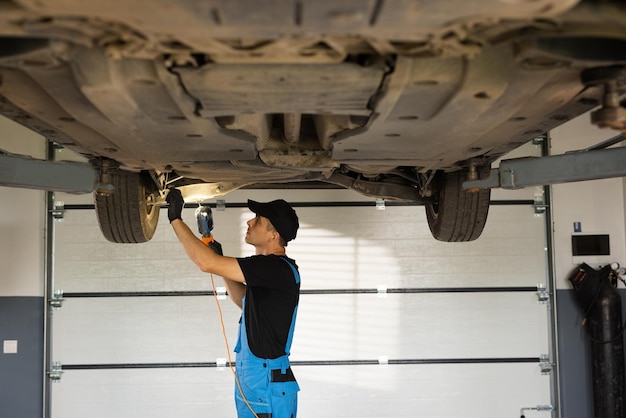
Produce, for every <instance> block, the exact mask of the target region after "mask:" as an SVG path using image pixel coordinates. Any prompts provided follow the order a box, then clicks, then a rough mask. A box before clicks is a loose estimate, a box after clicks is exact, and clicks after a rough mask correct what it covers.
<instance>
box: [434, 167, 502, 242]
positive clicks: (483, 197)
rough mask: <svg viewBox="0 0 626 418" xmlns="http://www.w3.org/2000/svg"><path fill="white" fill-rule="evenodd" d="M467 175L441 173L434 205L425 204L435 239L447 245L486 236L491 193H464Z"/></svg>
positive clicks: (437, 179)
mask: <svg viewBox="0 0 626 418" xmlns="http://www.w3.org/2000/svg"><path fill="white" fill-rule="evenodd" d="M466 178H467V173H466V172H464V171H463V172H454V173H441V174H440V175H438V176H437V178H436V179H435V184H436V185H437V187H436V189H435V192H436V195H435V198H436V202H435V203H427V204H426V219H427V220H428V226H429V227H430V231H431V233H432V235H433V237H434V238H435V239H437V240H439V241H445V242H466V241H473V240H475V239H477V238H478V237H480V234H481V233H482V232H483V228H484V227H485V223H486V222H487V215H488V213H489V201H490V198H491V190H490V189H479V190H478V191H471V192H468V191H466V190H465V189H463V182H464V181H465V180H466Z"/></svg>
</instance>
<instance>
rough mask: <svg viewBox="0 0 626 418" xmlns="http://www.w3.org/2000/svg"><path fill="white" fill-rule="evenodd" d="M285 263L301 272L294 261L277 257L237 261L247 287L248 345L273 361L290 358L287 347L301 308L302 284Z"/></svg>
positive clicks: (257, 257) (254, 351) (255, 353)
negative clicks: (297, 281) (296, 315)
mask: <svg viewBox="0 0 626 418" xmlns="http://www.w3.org/2000/svg"><path fill="white" fill-rule="evenodd" d="M281 258H283V259H281ZM285 259H287V260H289V262H290V263H291V264H292V265H293V266H295V267H296V268H297V266H296V264H295V262H294V260H292V259H289V258H287V257H280V256H277V255H255V256H252V257H246V258H239V259H237V261H239V265H240V266H241V271H243V275H244V277H245V278H246V285H247V286H246V308H245V312H244V320H245V321H246V322H245V324H246V330H247V337H248V345H249V346H250V351H252V354H254V355H255V356H257V357H259V358H267V359H273V358H277V357H280V356H283V355H285V354H287V353H285V345H286V344H287V339H288V337H289V329H290V328H291V320H292V318H293V312H294V310H295V308H296V306H297V305H298V300H299V296H300V283H296V278H295V277H294V274H293V271H292V270H291V267H289V264H287V262H285Z"/></svg>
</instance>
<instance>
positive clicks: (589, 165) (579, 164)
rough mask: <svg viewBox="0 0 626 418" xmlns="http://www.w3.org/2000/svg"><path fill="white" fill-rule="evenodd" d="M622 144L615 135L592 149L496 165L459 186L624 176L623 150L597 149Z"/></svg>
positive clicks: (508, 186) (505, 185)
mask: <svg viewBox="0 0 626 418" xmlns="http://www.w3.org/2000/svg"><path fill="white" fill-rule="evenodd" d="M623 140H624V135H623V134H621V135H618V136H616V137H614V138H611V139H609V140H607V141H604V142H602V143H601V144H598V145H596V146H594V147H590V148H587V149H585V150H581V151H577V152H572V153H568V154H563V155H554V156H548V157H525V158H515V159H511V160H503V161H502V162H500V166H499V168H494V169H492V170H491V173H490V175H489V177H488V178H486V179H483V180H472V181H466V182H465V183H463V188H465V189H471V188H481V189H492V188H496V187H501V188H503V189H520V188H523V187H528V186H541V185H548V184H557V183H569V182H575V181H585V180H597V179H606V178H612V177H624V176H626V147H618V148H610V149H598V148H601V147H607V146H609V145H613V144H615V143H618V142H621V141H623Z"/></svg>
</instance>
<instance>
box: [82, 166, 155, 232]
mask: <svg viewBox="0 0 626 418" xmlns="http://www.w3.org/2000/svg"><path fill="white" fill-rule="evenodd" d="M111 185H112V186H113V191H112V193H111V194H108V195H102V194H97V193H94V200H95V206H96V214H97V217H98V222H99V223H100V229H101V231H102V234H103V235H104V237H105V238H106V239H107V240H109V241H111V242H115V243H127V244H135V243H141V242H147V241H149V240H150V239H151V238H152V236H153V235H154V232H155V231H156V227H157V223H158V221H159V206H156V205H152V204H151V202H152V201H153V200H154V199H155V198H156V195H157V194H158V190H157V187H156V185H155V184H154V182H153V181H152V179H151V178H150V176H149V175H147V174H146V173H130V172H125V171H121V170H118V171H116V172H114V173H111Z"/></svg>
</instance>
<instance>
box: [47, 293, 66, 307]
mask: <svg viewBox="0 0 626 418" xmlns="http://www.w3.org/2000/svg"><path fill="white" fill-rule="evenodd" d="M64 300H65V299H63V289H57V290H55V291H54V294H53V295H52V297H51V298H50V299H48V303H49V304H50V307H51V308H52V310H53V311H58V310H59V309H61V308H62V307H63V301H64Z"/></svg>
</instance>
